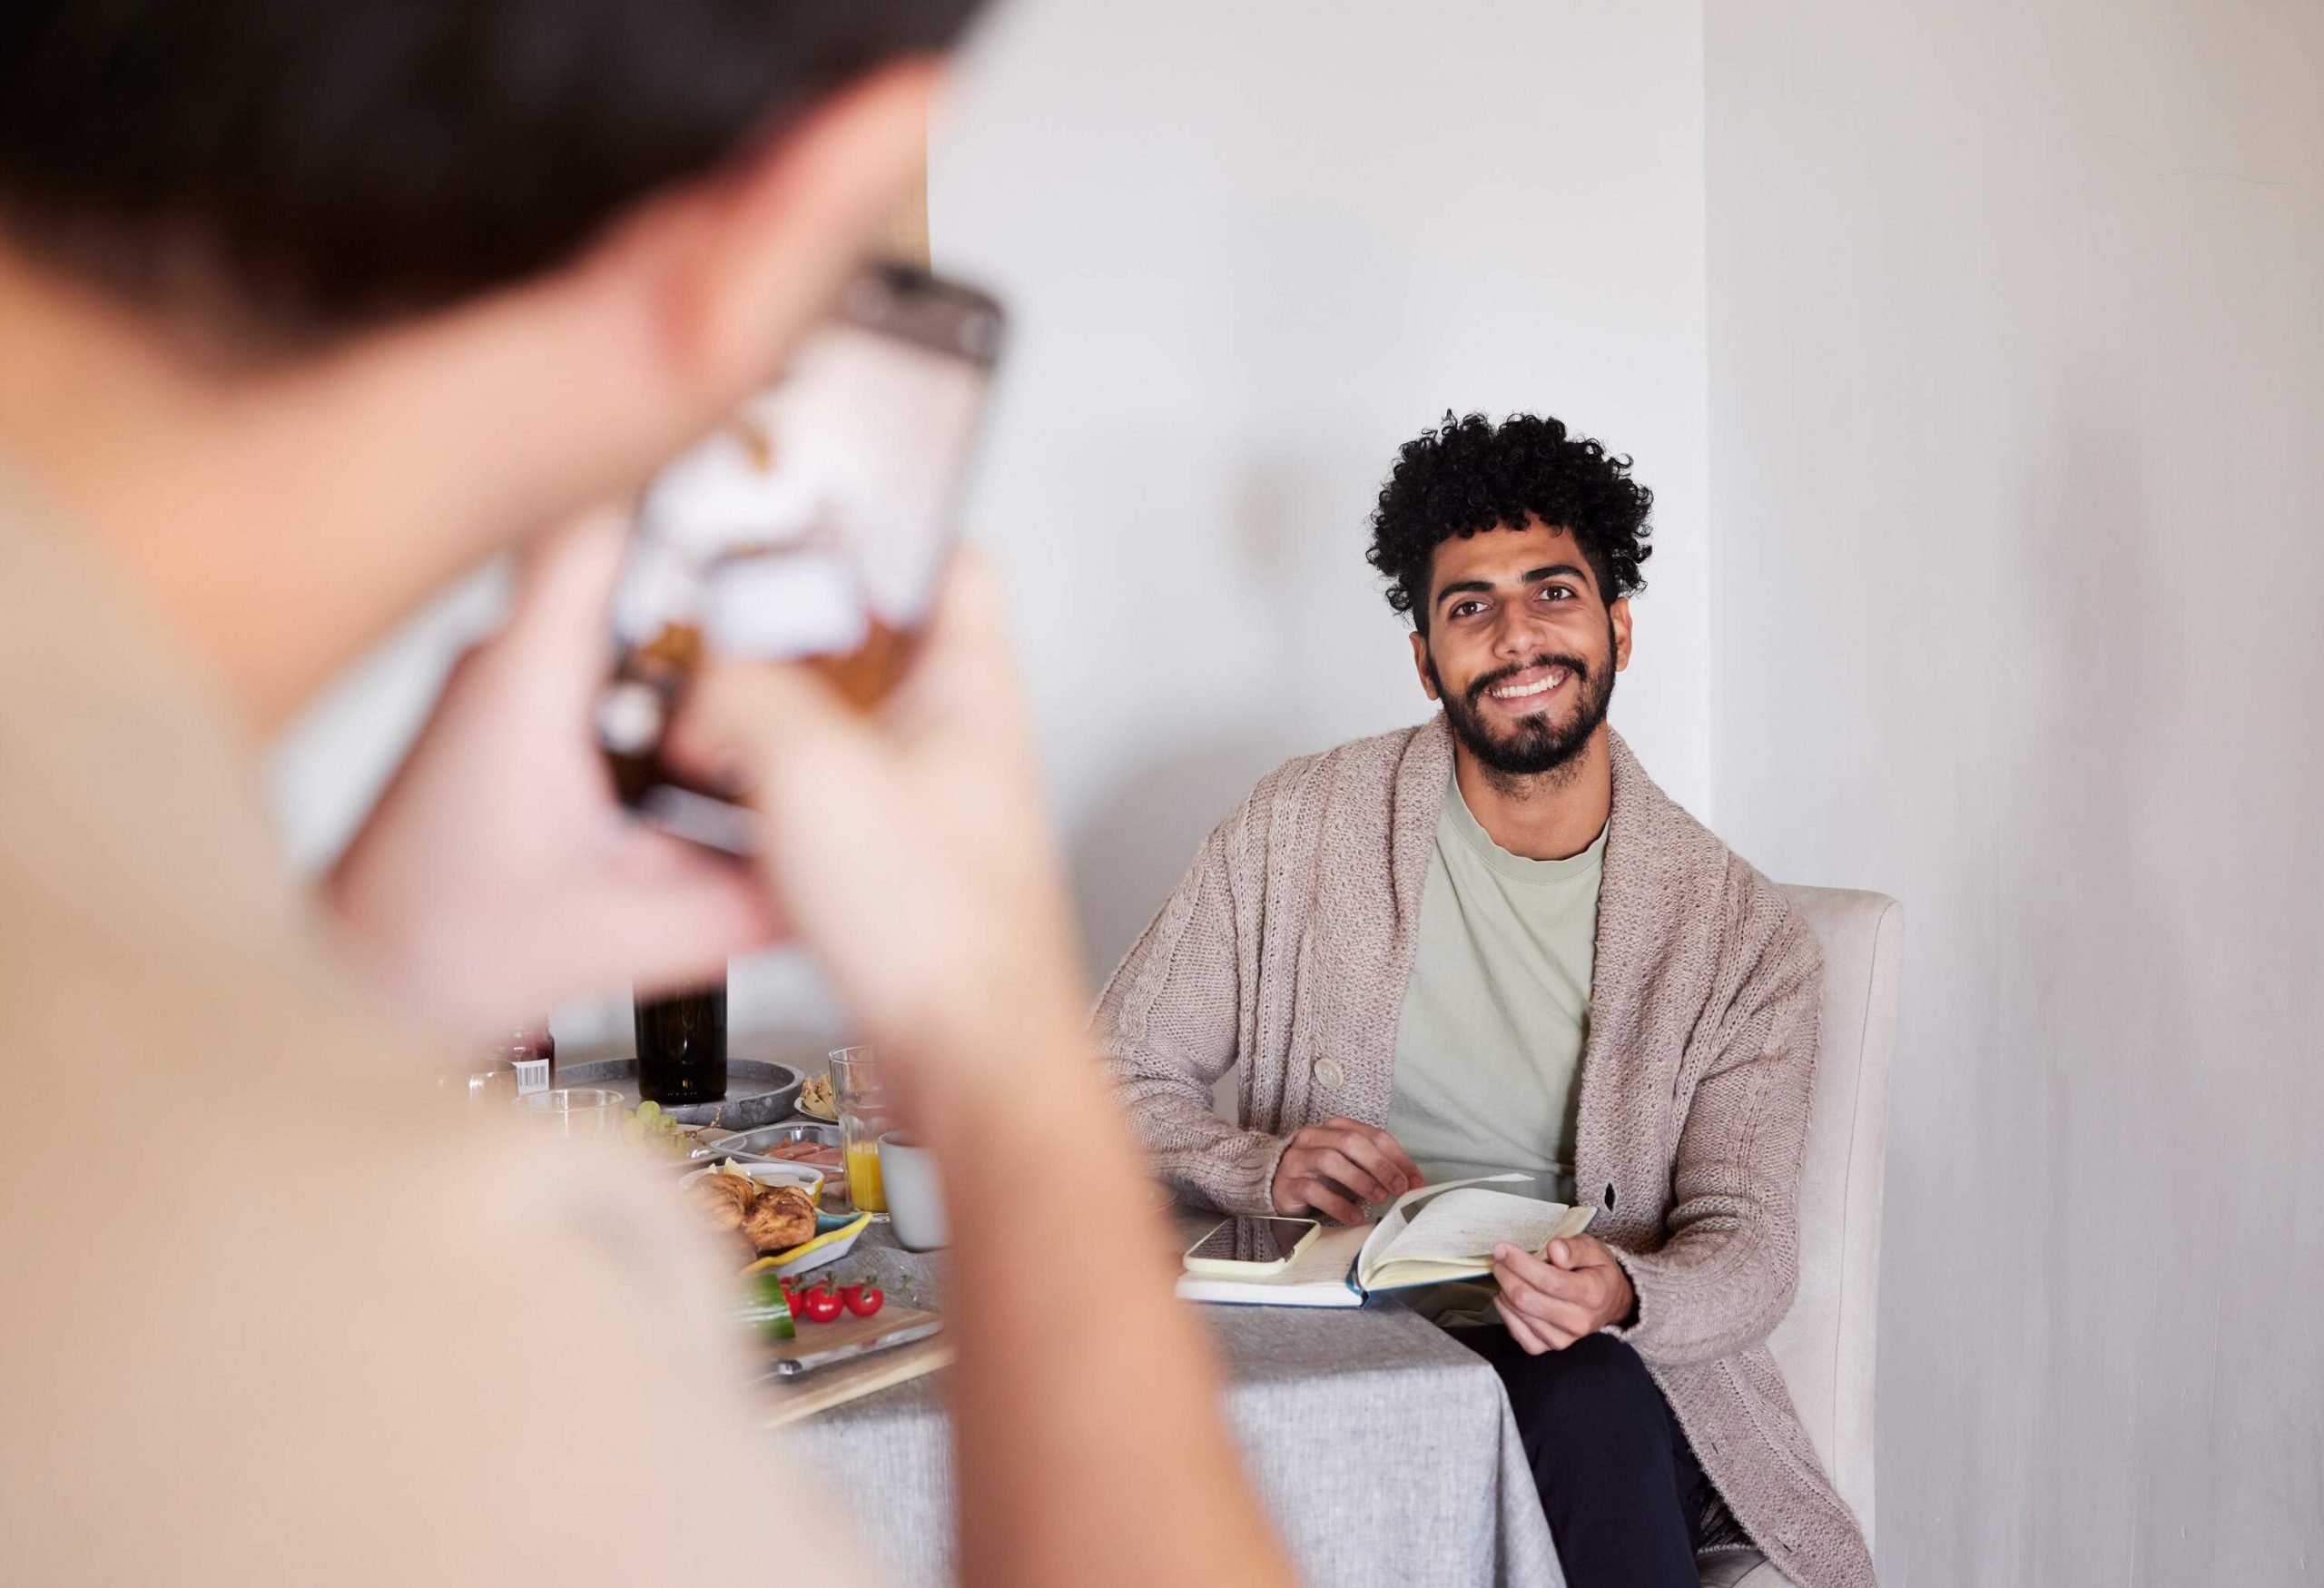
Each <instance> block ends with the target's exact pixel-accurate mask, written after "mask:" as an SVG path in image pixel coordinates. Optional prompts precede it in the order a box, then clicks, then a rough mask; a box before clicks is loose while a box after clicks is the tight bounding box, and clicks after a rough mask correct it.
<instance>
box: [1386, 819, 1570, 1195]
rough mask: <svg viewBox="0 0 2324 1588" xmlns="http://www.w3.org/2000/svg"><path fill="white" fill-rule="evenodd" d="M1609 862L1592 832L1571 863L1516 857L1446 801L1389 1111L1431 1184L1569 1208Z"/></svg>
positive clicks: (1392, 1126) (1399, 1033) (1396, 1132)
mask: <svg viewBox="0 0 2324 1588" xmlns="http://www.w3.org/2000/svg"><path fill="white" fill-rule="evenodd" d="M1605 853H1606V834H1605V833H1604V831H1603V830H1602V829H1601V830H1600V833H1599V834H1598V837H1597V839H1596V841H1595V842H1593V843H1591V844H1590V847H1589V848H1587V849H1585V850H1583V851H1582V852H1581V853H1580V854H1577V855H1574V856H1572V857H1571V858H1570V859H1567V860H1528V859H1526V858H1525V857H1524V856H1522V855H1517V854H1512V853H1509V852H1508V851H1507V850H1505V849H1503V848H1502V847H1501V846H1500V845H1499V844H1497V843H1494V842H1493V841H1492V836H1491V835H1490V834H1488V833H1486V832H1485V830H1484V828H1483V827H1482V825H1481V824H1479V823H1478V821H1477V819H1476V817H1475V816H1474V815H1472V814H1471V813H1470V810H1469V805H1468V802H1467V801H1466V800H1464V799H1462V797H1461V787H1460V784H1459V783H1458V782H1457V781H1456V782H1454V783H1453V784H1452V787H1450V788H1449V789H1447V790H1446V791H1445V795H1444V814H1443V817H1442V818H1441V819H1439V821H1438V822H1437V824H1436V853H1435V856H1434V857H1433V859H1432V860H1431V861H1430V862H1429V867H1428V883H1427V888H1426V891H1425V892H1424V893H1423V895H1422V899H1421V910H1420V947H1419V952H1418V954H1417V956H1416V957H1415V959H1414V960H1413V975H1412V981H1411V982H1410V983H1409V984H1408V985H1407V986H1406V988H1405V989H1404V1008H1403V1018H1402V1019H1401V1020H1400V1021H1398V1023H1397V1027H1396V1079H1395V1090H1394V1093H1393V1098H1392V1099H1391V1101H1390V1103H1389V1107H1388V1133H1389V1134H1390V1135H1392V1136H1393V1137H1395V1139H1397V1140H1398V1141H1400V1142H1402V1143H1403V1147H1404V1150H1406V1151H1407V1152H1409V1153H1411V1154H1412V1155H1413V1159H1414V1160H1415V1161H1417V1162H1418V1163H1419V1165H1420V1168H1421V1172H1422V1173H1423V1174H1424V1175H1426V1176H1427V1177H1428V1179H1429V1180H1430V1181H1431V1182H1432V1183H1435V1182H1440V1181H1443V1180H1449V1179H1467V1178H1469V1177H1470V1176H1472V1175H1482V1174H1492V1173H1495V1172H1498V1171H1500V1170H1503V1169H1525V1170H1530V1171H1531V1172H1533V1173H1534V1174H1536V1175H1537V1176H1538V1177H1539V1178H1538V1179H1536V1180H1535V1182H1534V1184H1533V1187H1532V1192H1533V1194H1534V1195H1536V1196H1540V1197H1543V1198H1550V1199H1552V1200H1556V1201H1562V1202H1571V1200H1573V1134H1574V1119H1575V1113H1576V1110H1577V1109H1578V1108H1579V1106H1580V1101H1581V1087H1580V1084H1579V1082H1580V1077H1581V1046H1582V1042H1583V1041H1584V1039H1586V1038H1587V1036H1588V1035H1589V1031H1590V968H1591V966H1592V964H1593V963H1594V962H1595V958H1596V947H1597V934H1598V882H1599V877H1600V873H1601V872H1602V869H1603V862H1604V859H1605ZM1512 1189H1518V1188H1513V1187H1512Z"/></svg>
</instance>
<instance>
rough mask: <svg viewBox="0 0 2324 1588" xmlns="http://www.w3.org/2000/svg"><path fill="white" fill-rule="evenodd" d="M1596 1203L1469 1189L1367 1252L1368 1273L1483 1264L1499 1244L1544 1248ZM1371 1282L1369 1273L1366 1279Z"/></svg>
mask: <svg viewBox="0 0 2324 1588" xmlns="http://www.w3.org/2000/svg"><path fill="white" fill-rule="evenodd" d="M1595 1211H1596V1209H1594V1208H1570V1207H1568V1206H1566V1205H1565V1204H1564V1203H1562V1202H1537V1201H1535V1200H1534V1199H1533V1198H1531V1197H1517V1196H1512V1195H1511V1194H1509V1193H1508V1192H1506V1191H1487V1190H1481V1189H1475V1188H1463V1189H1459V1190H1452V1191H1447V1192H1445V1193H1444V1194H1443V1196H1441V1197H1437V1198H1433V1199H1431V1200H1430V1201H1429V1202H1428V1203H1427V1205H1426V1206H1424V1207H1423V1208H1421V1209H1420V1210H1419V1211H1418V1212H1416V1213H1414V1214H1413V1216H1412V1218H1411V1221H1410V1223H1409V1224H1408V1225H1407V1226H1406V1227H1405V1228H1403V1230H1402V1231H1400V1232H1399V1233H1397V1234H1396V1235H1393V1236H1392V1237H1391V1238H1389V1239H1388V1240H1387V1241H1386V1242H1385V1243H1384V1245H1382V1246H1381V1247H1379V1248H1377V1249H1376V1250H1375V1251H1372V1252H1368V1253H1367V1254H1366V1267H1365V1274H1366V1275H1367V1276H1372V1277H1376V1276H1377V1275H1378V1274H1379V1273H1380V1272H1381V1271H1382V1270H1384V1269H1385V1268H1387V1267H1390V1266H1391V1265H1393V1264H1399V1263H1414V1262H1418V1263H1439V1264H1451V1265H1454V1266H1459V1267H1470V1268H1476V1269H1482V1267H1484V1266H1485V1265H1486V1264H1488V1263H1490V1262H1491V1260H1492V1248H1493V1247H1494V1246H1495V1245H1496V1244H1499V1243H1501V1242H1504V1241H1505V1242H1507V1243H1508V1244H1509V1245H1511V1246H1513V1247H1518V1248H1521V1249H1523V1250H1525V1251H1529V1252H1539V1251H1540V1250H1541V1248H1544V1247H1546V1246H1548V1245H1549V1244H1550V1242H1551V1241H1553V1240H1556V1239H1559V1238H1561V1237H1565V1236H1571V1235H1579V1234H1580V1233H1581V1231H1582V1229H1583V1228H1586V1227H1587V1226H1588V1224H1589V1222H1590V1215H1591V1214H1592V1213H1593V1212H1595ZM1365 1282H1366V1283H1367V1284H1368V1283H1369V1278H1368V1277H1367V1279H1366V1281H1365Z"/></svg>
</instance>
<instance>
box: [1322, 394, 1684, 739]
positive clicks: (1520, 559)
mask: <svg viewBox="0 0 2324 1588" xmlns="http://www.w3.org/2000/svg"><path fill="white" fill-rule="evenodd" d="M1653 503H1654V494H1653V492H1651V491H1649V490H1648V489H1647V488H1645V487H1644V486H1642V485H1640V484H1639V483H1638V482H1637V481H1635V480H1633V479H1631V478H1630V459H1628V458H1624V457H1618V456H1615V455H1613V454H1610V453H1609V452H1608V451H1607V450H1606V449H1605V448H1604V447H1603V446H1601V445H1600V444H1599V443H1598V442H1596V441H1593V440H1590V439H1587V438H1586V437H1580V436H1571V435H1569V434H1568V433H1567V431H1566V428H1565V426H1564V425H1562V424H1561V423H1560V422H1559V421H1558V420H1556V419H1549V418H1545V417H1544V418H1537V417H1535V416H1533V415H1531V414H1514V415H1512V416H1511V417H1510V418H1508V419H1504V420H1502V422H1501V423H1500V424H1498V425H1496V424H1494V423H1492V421H1491V420H1489V419H1486V418H1485V417H1484V416H1483V415H1482V414H1473V413H1472V414H1470V415H1467V416H1466V417H1464V418H1460V419H1455V418H1454V417H1453V416H1452V414H1450V413H1447V414H1446V415H1445V416H1444V422H1443V424H1442V425H1439V426H1438V427H1436V428H1435V429H1430V430H1425V431H1423V432H1422V434H1421V435H1420V436H1419V437H1418V438H1417V439H1413V440H1412V441H1409V442H1406V443H1405V444H1404V446H1403V449H1401V450H1400V451H1399V452H1398V454H1397V458H1396V466H1395V468H1394V469H1393V470H1392V471H1391V472H1390V474H1389V476H1388V479H1387V482H1386V483H1385V484H1384V485H1383V486H1382V487H1381V488H1380V499H1379V503H1378V506H1377V507H1376V508H1375V509H1374V513H1373V516H1372V548H1371V550H1370V551H1369V552H1368V553H1367V554H1366V556H1367V557H1368V558H1369V560H1370V561H1371V563H1372V566H1373V567H1375V568H1377V569H1379V570H1380V572H1381V573H1382V574H1383V575H1384V576H1385V577H1386V578H1387V579H1388V581H1389V584H1388V605H1389V606H1390V607H1392V608H1393V609H1394V610H1396V611H1398V612H1401V613H1404V614H1407V615H1409V616H1410V617H1411V618H1412V620H1413V634H1412V646H1413V665H1414V666H1416V667H1417V668H1418V669H1419V672H1420V679H1421V687H1422V688H1423V690H1425V691H1426V692H1427V694H1428V697H1429V698H1430V699H1431V700H1434V701H1437V702H1440V703H1441V704H1442V705H1443V708H1444V715H1445V718H1446V720H1447V722H1448V723H1449V724H1450V725H1451V726H1452V732H1453V735H1454V736H1455V737H1456V738H1457V739H1458V740H1459V741H1460V743H1461V745H1462V747H1463V748H1465V749H1466V750H1467V751H1468V752H1469V754H1470V755H1472V756H1474V757H1475V758H1476V760H1477V761H1478V762H1479V763H1480V764H1482V766H1483V767H1484V768H1485V769H1486V770H1487V771H1488V772H1490V773H1492V774H1497V775H1500V776H1503V777H1530V776H1534V775H1538V774H1551V773H1556V772H1557V771H1559V770H1560V769H1561V768H1562V767H1565V766H1568V765H1569V764H1571V763H1572V761H1573V759H1574V758H1575V757H1576V756H1577V755H1580V754H1581V751H1582V749H1583V748H1584V747H1585V746H1586V745H1589V744H1590V741H1591V740H1592V739H1593V738H1594V737H1595V736H1596V735H1598V733H1599V732H1600V729H1601V728H1603V726H1604V725H1605V722H1606V711H1607V707H1608V705H1609V704H1610V702H1611V701H1612V699H1613V694H1614V675H1615V674H1616V673H1618V672H1620V671H1621V670H1622V669H1623V668H1624V667H1627V666H1630V597H1631V596H1632V595H1634V594H1635V593H1637V592H1638V591H1639V590H1640V589H1642V588H1644V587H1645V581H1644V579H1643V578H1642V577H1640V564H1641V563H1643V562H1645V560H1646V559H1647V557H1649V555H1650V554H1651V552H1652V549H1653V548H1652V547H1649V546H1648V545H1647V543H1646V542H1647V539H1648V537H1649V534H1650V533H1651V531H1650V530H1649V528H1648V525H1647V514H1648V512H1649V509H1650V508H1652V506H1653Z"/></svg>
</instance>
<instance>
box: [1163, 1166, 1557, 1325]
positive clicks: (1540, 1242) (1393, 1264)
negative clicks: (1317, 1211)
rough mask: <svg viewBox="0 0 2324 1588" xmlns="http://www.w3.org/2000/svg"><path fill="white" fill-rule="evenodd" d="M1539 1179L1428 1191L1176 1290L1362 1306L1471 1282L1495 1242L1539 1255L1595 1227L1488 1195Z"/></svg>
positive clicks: (1207, 1297)
mask: <svg viewBox="0 0 2324 1588" xmlns="http://www.w3.org/2000/svg"><path fill="white" fill-rule="evenodd" d="M1532 1178H1533V1177H1532V1176H1531V1175H1525V1174H1514V1173H1512V1174H1504V1175H1487V1176H1484V1177H1483V1178H1482V1179H1473V1180H1449V1181H1447V1182H1446V1183H1444V1184H1443V1185H1441V1186H1423V1187H1421V1188H1420V1189H1418V1190H1416V1191H1407V1192H1405V1193H1404V1194H1403V1196H1401V1197H1399V1198H1396V1199H1395V1201H1394V1202H1393V1203H1391V1204H1390V1205H1389V1208H1388V1211H1387V1212H1385V1213H1384V1214H1382V1215H1381V1217H1380V1220H1379V1222H1378V1223H1376V1224H1357V1225H1351V1226H1350V1227H1348V1228H1345V1229H1325V1230H1324V1232H1323V1233H1322V1234H1320V1235H1318V1236H1317V1237H1316V1238H1315V1239H1314V1240H1312V1241H1310V1242H1308V1243H1307V1248H1306V1249H1305V1250H1304V1251H1302V1252H1301V1253H1300V1254H1299V1255H1298V1256H1297V1257H1296V1258H1293V1259H1292V1260H1291V1262H1290V1263H1289V1264H1288V1265H1286V1266H1285V1267H1283V1268H1282V1269H1280V1270H1278V1271H1277V1272H1275V1273H1273V1274H1254V1275H1250V1276H1248V1277H1244V1276H1227V1275H1220V1274H1181V1275H1179V1276H1178V1294H1179V1295H1180V1296H1181V1297H1185V1298H1186V1299H1187V1300H1188V1301H1233V1302H1246V1303H1252V1304H1256V1305H1259V1306H1269V1307H1361V1306H1363V1305H1364V1297H1366V1296H1368V1295H1370V1294H1371V1293H1372V1292H1374V1291H1375V1290H1403V1289H1407V1288H1409V1287H1413V1286H1415V1285H1441V1284H1443V1283H1445V1282H1446V1281H1448V1280H1452V1279H1473V1278H1475V1277H1477V1276H1478V1275H1480V1274H1484V1273H1489V1272H1491V1271H1492V1248H1494V1247H1495V1246H1497V1245H1500V1244H1502V1243H1503V1242H1506V1243H1507V1244H1508V1245H1510V1246H1513V1247H1518V1248H1522V1249H1524V1250H1526V1251H1529V1252H1536V1253H1538V1252H1540V1251H1541V1250H1542V1248H1546V1247H1547V1246H1548V1245H1549V1244H1550V1242H1551V1241H1553V1240H1562V1239H1564V1238H1567V1237H1568V1236H1575V1235H1580V1234H1581V1232H1582V1231H1583V1230H1585V1229H1587V1228H1590V1217H1591V1215H1592V1214H1594V1213H1596V1212H1597V1209H1596V1208H1569V1207H1567V1206H1566V1205H1565V1204H1564V1203H1562V1202H1539V1201H1536V1200H1534V1199H1533V1198H1531V1197H1521V1196H1518V1195H1516V1194H1514V1193H1512V1192H1509V1191H1492V1190H1487V1189H1484V1188H1485V1187H1488V1186H1493V1185H1500V1184H1503V1183H1506V1182H1508V1181H1512V1180H1517V1181H1526V1180H1531V1179H1532Z"/></svg>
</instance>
